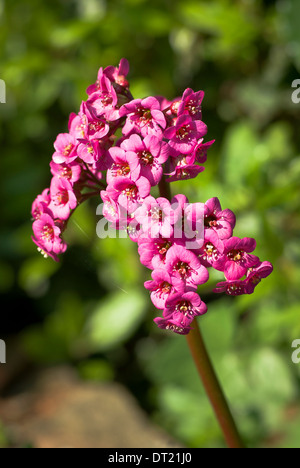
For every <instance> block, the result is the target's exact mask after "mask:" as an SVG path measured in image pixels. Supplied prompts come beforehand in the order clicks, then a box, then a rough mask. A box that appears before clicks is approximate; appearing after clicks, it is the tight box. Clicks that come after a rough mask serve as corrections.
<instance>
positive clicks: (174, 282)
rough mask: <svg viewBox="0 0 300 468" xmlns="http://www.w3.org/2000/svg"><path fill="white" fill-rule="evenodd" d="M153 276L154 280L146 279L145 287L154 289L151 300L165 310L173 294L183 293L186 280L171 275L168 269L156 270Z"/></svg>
mask: <svg viewBox="0 0 300 468" xmlns="http://www.w3.org/2000/svg"><path fill="white" fill-rule="evenodd" d="M151 276H152V281H146V283H145V288H146V289H148V290H149V291H152V292H151V300H152V302H153V304H154V305H155V307H156V308H157V309H161V310H163V309H164V308H165V304H166V301H167V299H168V298H169V297H170V296H171V295H172V294H174V293H179V294H183V292H184V289H185V285H184V282H183V281H181V279H179V278H176V277H175V276H170V275H169V273H168V272H167V271H166V270H163V269H158V270H154V271H153V273H152V275H151Z"/></svg>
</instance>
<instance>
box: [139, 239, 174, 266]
mask: <svg viewBox="0 0 300 468" xmlns="http://www.w3.org/2000/svg"><path fill="white" fill-rule="evenodd" d="M175 243H176V244H180V245H183V242H182V241H181V240H177V239H176V241H175V239H174V238H173V237H170V238H163V237H158V238H157V239H151V238H145V237H143V236H141V237H140V239H139V242H138V244H139V248H138V251H139V255H140V261H141V263H142V265H145V266H146V267H147V268H150V270H154V269H158V268H165V263H166V255H167V252H168V250H169V249H170V248H171V247H172V246H173V245H175Z"/></svg>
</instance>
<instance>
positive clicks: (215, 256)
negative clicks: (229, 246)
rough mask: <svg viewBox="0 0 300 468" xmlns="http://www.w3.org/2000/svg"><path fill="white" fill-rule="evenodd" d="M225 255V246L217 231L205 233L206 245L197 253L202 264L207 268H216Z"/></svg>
mask: <svg viewBox="0 0 300 468" xmlns="http://www.w3.org/2000/svg"><path fill="white" fill-rule="evenodd" d="M223 253H224V244H223V242H222V241H221V239H220V238H219V236H218V234H217V233H216V232H215V231H211V230H207V231H206V232H205V237H204V244H203V246H202V248H201V249H200V250H199V252H197V254H198V257H199V258H200V261H201V263H202V264H203V265H204V266H205V267H206V268H209V267H215V265H216V264H217V263H216V262H218V260H219V259H220V258H221V257H222V255H223Z"/></svg>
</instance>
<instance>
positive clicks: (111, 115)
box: [87, 75, 120, 121]
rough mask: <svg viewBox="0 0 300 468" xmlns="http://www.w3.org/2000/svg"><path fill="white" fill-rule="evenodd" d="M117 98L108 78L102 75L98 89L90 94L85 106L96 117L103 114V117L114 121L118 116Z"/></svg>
mask: <svg viewBox="0 0 300 468" xmlns="http://www.w3.org/2000/svg"><path fill="white" fill-rule="evenodd" d="M117 103H118V98H117V94H116V91H115V89H114V87H113V86H112V84H111V82H110V80H109V79H108V78H107V77H106V76H105V75H102V77H101V79H100V87H99V90H98V91H96V92H94V93H93V94H91V95H90V97H89V99H88V101H87V106H88V108H89V109H90V110H91V111H92V113H93V114H94V115H96V116H97V117H101V116H104V118H105V119H107V120H110V121H114V120H117V119H118V118H119V117H120V115H119V114H120V113H119V109H118V108H117V107H116V106H117Z"/></svg>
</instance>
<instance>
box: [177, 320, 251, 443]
mask: <svg viewBox="0 0 300 468" xmlns="http://www.w3.org/2000/svg"><path fill="white" fill-rule="evenodd" d="M192 327H193V329H192V330H191V331H190V332H189V334H188V335H187V336H186V338H187V342H188V345H189V348H190V351H191V354H192V356H193V359H194V362H195V364H196V367H197V370H198V373H199V375H200V377H201V379H202V383H203V386H204V388H205V391H206V393H207V396H208V398H209V400H210V402H211V404H212V407H213V409H214V412H215V415H216V417H217V419H218V422H219V424H220V427H221V429H222V431H223V434H224V437H225V440H226V442H227V445H228V447H229V448H245V446H244V444H243V442H242V439H241V437H240V435H239V433H238V430H237V427H236V424H235V422H234V419H233V417H232V414H231V411H230V409H229V406H228V403H227V401H226V398H225V396H224V393H223V390H222V388H221V385H220V383H219V381H218V378H217V376H216V374H215V371H214V368H213V366H212V363H211V360H210V357H209V355H208V352H207V349H206V346H205V343H204V341H203V338H202V335H201V331H200V328H199V325H198V322H197V321H196V319H195V320H194V322H193V324H192Z"/></svg>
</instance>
